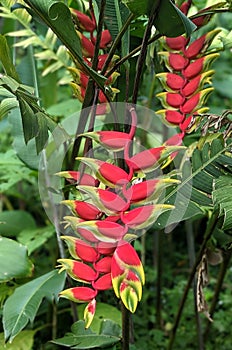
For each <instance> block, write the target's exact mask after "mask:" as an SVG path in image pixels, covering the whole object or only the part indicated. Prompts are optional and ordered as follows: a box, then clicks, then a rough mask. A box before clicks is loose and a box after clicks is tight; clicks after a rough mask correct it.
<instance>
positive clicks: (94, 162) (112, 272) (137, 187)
mask: <svg viewBox="0 0 232 350" xmlns="http://www.w3.org/2000/svg"><path fill="white" fill-rule="evenodd" d="M130 114H131V128H130V132H129V133H124V132H119V131H96V132H88V133H85V134H83V135H82V136H84V137H89V138H92V139H94V140H95V141H96V142H98V143H99V144H100V145H101V146H103V147H104V148H105V149H106V150H107V151H111V152H112V151H113V152H114V153H115V155H116V154H117V153H118V152H120V151H123V160H124V162H125V167H124V168H125V169H126V170H125V169H124V168H122V167H119V166H118V165H116V164H112V163H109V162H105V161H102V160H99V159H94V158H88V157H78V158H77V160H78V161H80V162H81V163H82V164H83V163H84V164H85V165H86V166H87V168H88V169H90V170H91V173H87V172H86V171H85V172H84V173H83V174H81V172H76V171H64V172H61V173H59V174H58V175H59V176H62V177H65V178H66V179H67V180H69V181H71V182H75V183H77V184H78V185H77V186H76V188H77V190H78V192H79V193H81V194H82V196H83V199H82V200H79V199H78V200H65V201H63V203H64V204H65V205H67V206H68V207H69V208H70V209H71V211H72V214H73V215H70V216H66V217H65V218H64V220H65V222H66V224H67V226H68V227H71V228H72V232H73V234H72V235H71V236H63V237H62V238H63V239H64V240H65V242H66V243H67V245H68V248H69V252H70V254H71V256H72V259H59V260H58V262H59V263H60V267H61V271H62V270H66V271H67V273H68V274H69V275H70V277H71V278H73V279H74V280H76V281H77V282H80V283H81V284H82V285H78V286H76V287H73V288H70V289H66V290H64V291H62V292H61V293H60V296H62V297H65V298H68V299H71V300H73V301H76V302H87V303H88V304H87V306H86V309H85V313H84V318H85V321H86V327H88V326H89V325H90V323H91V321H92V318H93V315H94V311H95V307H96V299H95V298H96V296H97V295H98V293H99V292H100V291H102V290H107V289H111V288H113V289H114V292H115V294H116V296H117V297H118V298H121V300H122V302H123V303H124V305H125V306H126V308H128V309H129V310H130V311H131V312H135V310H136V307H137V303H138V301H139V300H140V299H141V296H142V285H143V284H144V280H145V277H144V271H143V266H142V264H141V262H140V259H139V257H138V255H137V253H136V251H135V249H134V248H133V246H132V245H131V243H130V241H131V239H134V238H136V237H137V235H138V232H140V231H141V230H142V229H147V228H148V227H149V225H151V224H152V223H153V222H155V221H156V220H157V217H158V216H159V215H160V214H161V213H163V212H164V211H167V210H171V209H172V208H173V206H172V205H169V204H162V203H159V198H160V194H161V193H162V191H163V190H164V189H165V188H167V187H168V186H170V185H174V184H176V183H178V182H179V181H178V180H176V179H171V178H169V177H167V176H160V177H158V178H154V177H153V178H151V179H149V176H148V178H147V179H146V177H145V176H146V175H149V173H151V172H153V171H154V170H155V169H157V168H160V167H162V166H164V165H165V163H166V162H169V159H170V157H173V156H174V154H176V152H177V151H178V150H179V149H180V148H181V146H178V145H177V146H176V145H174V143H176V144H179V142H180V141H181V138H180V137H178V136H175V137H174V138H173V137H172V138H171V139H170V140H168V142H166V143H165V144H163V145H162V146H160V147H156V148H151V149H147V150H144V151H142V152H139V153H137V154H134V155H131V156H129V153H130V152H129V150H132V149H133V147H132V146H133V142H132V140H133V137H134V133H135V131H136V112H135V109H134V108H133V107H132V108H130ZM113 159H117V157H113ZM138 173H139V174H140V175H141V173H143V174H144V180H143V181H139V180H138ZM83 284H84V286H83Z"/></svg>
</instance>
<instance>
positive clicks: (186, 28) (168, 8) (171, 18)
mask: <svg viewBox="0 0 232 350" xmlns="http://www.w3.org/2000/svg"><path fill="white" fill-rule="evenodd" d="M154 25H155V26H156V28H157V29H158V31H159V32H160V34H162V35H165V36H169V37H176V36H179V35H181V34H184V33H186V35H187V36H189V35H190V34H191V33H192V32H193V31H194V30H195V29H196V26H195V24H193V23H192V22H191V21H190V20H189V19H188V18H187V17H186V16H185V15H184V14H183V12H181V11H180V10H179V9H178V8H177V7H176V6H175V4H174V3H173V2H172V1H171V0H162V1H161V2H160V7H159V11H158V15H157V17H156V19H155V22H154Z"/></svg>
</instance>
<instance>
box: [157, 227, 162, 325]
mask: <svg viewBox="0 0 232 350" xmlns="http://www.w3.org/2000/svg"><path fill="white" fill-rule="evenodd" d="M155 240H156V242H155V243H156V244H155V246H156V271H157V278H156V325H157V327H158V328H159V329H161V328H162V312H161V311H162V297H161V292H162V271H163V231H156V232H155Z"/></svg>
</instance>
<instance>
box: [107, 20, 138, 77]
mask: <svg viewBox="0 0 232 350" xmlns="http://www.w3.org/2000/svg"><path fill="white" fill-rule="evenodd" d="M134 17H135V16H134V14H131V15H130V16H129V17H128V18H127V20H126V22H125V23H124V25H123V27H122V29H121V30H120V32H119V33H118V35H117V36H116V38H115V40H114V42H113V44H112V46H111V48H110V51H109V53H108V56H107V59H106V61H105V63H104V66H103V67H102V70H101V74H102V75H104V74H105V73H106V71H107V68H108V66H109V64H110V62H111V60H112V58H113V56H114V54H115V51H116V49H117V47H118V45H119V43H120V41H121V39H122V37H123V35H124V34H125V32H126V31H127V29H128V27H129V25H130V24H131V21H132V20H133V19H134Z"/></svg>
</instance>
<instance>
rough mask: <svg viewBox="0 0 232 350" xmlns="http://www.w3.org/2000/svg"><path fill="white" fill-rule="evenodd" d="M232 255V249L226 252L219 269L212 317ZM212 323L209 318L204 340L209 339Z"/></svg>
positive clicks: (210, 311)
mask: <svg viewBox="0 0 232 350" xmlns="http://www.w3.org/2000/svg"><path fill="white" fill-rule="evenodd" d="M231 256H232V250H230V251H229V252H226V253H225V255H224V257H223V262H222V264H221V268H220V271H219V275H218V279H217V284H216V286H215V291H214V296H213V300H212V302H211V306H210V310H209V314H210V316H211V317H212V316H213V314H214V312H215V309H216V306H217V302H218V298H219V294H220V292H221V289H222V284H223V281H224V278H225V275H226V272H227V269H228V266H229V263H230V259H231ZM211 324H212V322H210V321H209V320H207V324H206V328H205V332H204V342H206V341H207V338H208V335H209V331H210V326H211Z"/></svg>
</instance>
